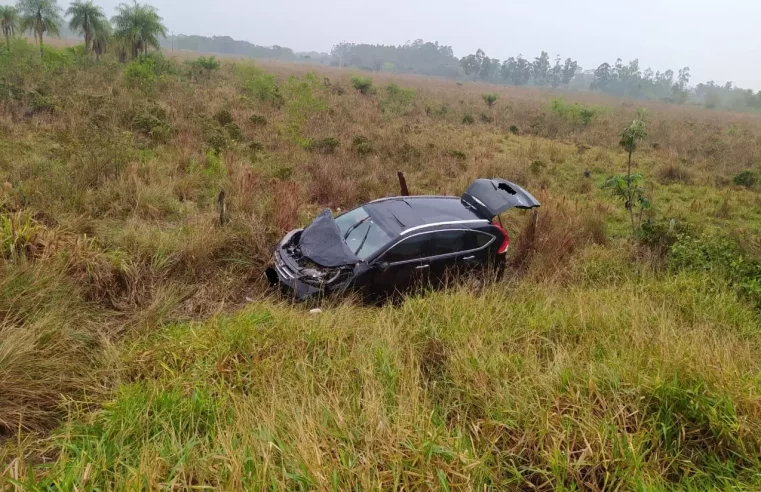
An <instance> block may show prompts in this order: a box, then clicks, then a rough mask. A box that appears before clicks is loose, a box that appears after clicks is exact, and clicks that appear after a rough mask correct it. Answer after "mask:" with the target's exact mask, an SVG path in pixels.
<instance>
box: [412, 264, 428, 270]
mask: <svg viewBox="0 0 761 492" xmlns="http://www.w3.org/2000/svg"><path fill="white" fill-rule="evenodd" d="M426 268H431V265H420V266H419V267H415V270H425V269H426Z"/></svg>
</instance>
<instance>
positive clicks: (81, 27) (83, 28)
mask: <svg viewBox="0 0 761 492" xmlns="http://www.w3.org/2000/svg"><path fill="white" fill-rule="evenodd" d="M66 15H67V16H69V17H71V21H70V22H69V28H70V29H71V30H72V31H74V32H78V33H80V34H83V35H84V37H85V53H89V52H90V46H91V42H92V39H93V35H94V34H95V32H96V31H101V30H103V29H105V27H104V26H105V25H107V24H108V20H107V19H106V14H104V13H103V9H101V8H100V7H98V6H97V5H95V4H94V3H93V2H92V1H91V0H87V1H82V0H76V1H75V2H74V3H72V4H71V5H70V6H69V9H68V10H67V11H66Z"/></svg>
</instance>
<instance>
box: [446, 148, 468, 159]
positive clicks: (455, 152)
mask: <svg viewBox="0 0 761 492" xmlns="http://www.w3.org/2000/svg"><path fill="white" fill-rule="evenodd" d="M449 157H452V158H454V159H457V160H458V161H464V160H465V159H467V156H466V155H465V152H462V151H459V150H450V151H449Z"/></svg>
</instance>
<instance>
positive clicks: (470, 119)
mask: <svg viewBox="0 0 761 492" xmlns="http://www.w3.org/2000/svg"><path fill="white" fill-rule="evenodd" d="M475 122H476V120H474V119H473V116H471V115H469V114H466V115H465V116H463V118H462V124H463V125H472V124H473V123H475Z"/></svg>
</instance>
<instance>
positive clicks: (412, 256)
mask: <svg viewBox="0 0 761 492" xmlns="http://www.w3.org/2000/svg"><path fill="white" fill-rule="evenodd" d="M430 239H431V235H430V234H418V235H416V236H410V237H408V238H406V239H404V240H403V241H401V242H399V243H397V244H396V245H395V246H393V247H392V248H391V249H390V250H388V251H386V253H385V254H384V255H383V257H382V258H381V259H382V260H383V261H386V262H388V263H397V262H400V261H411V260H419V259H420V258H423V257H426V256H430V248H429V244H430Z"/></svg>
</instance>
